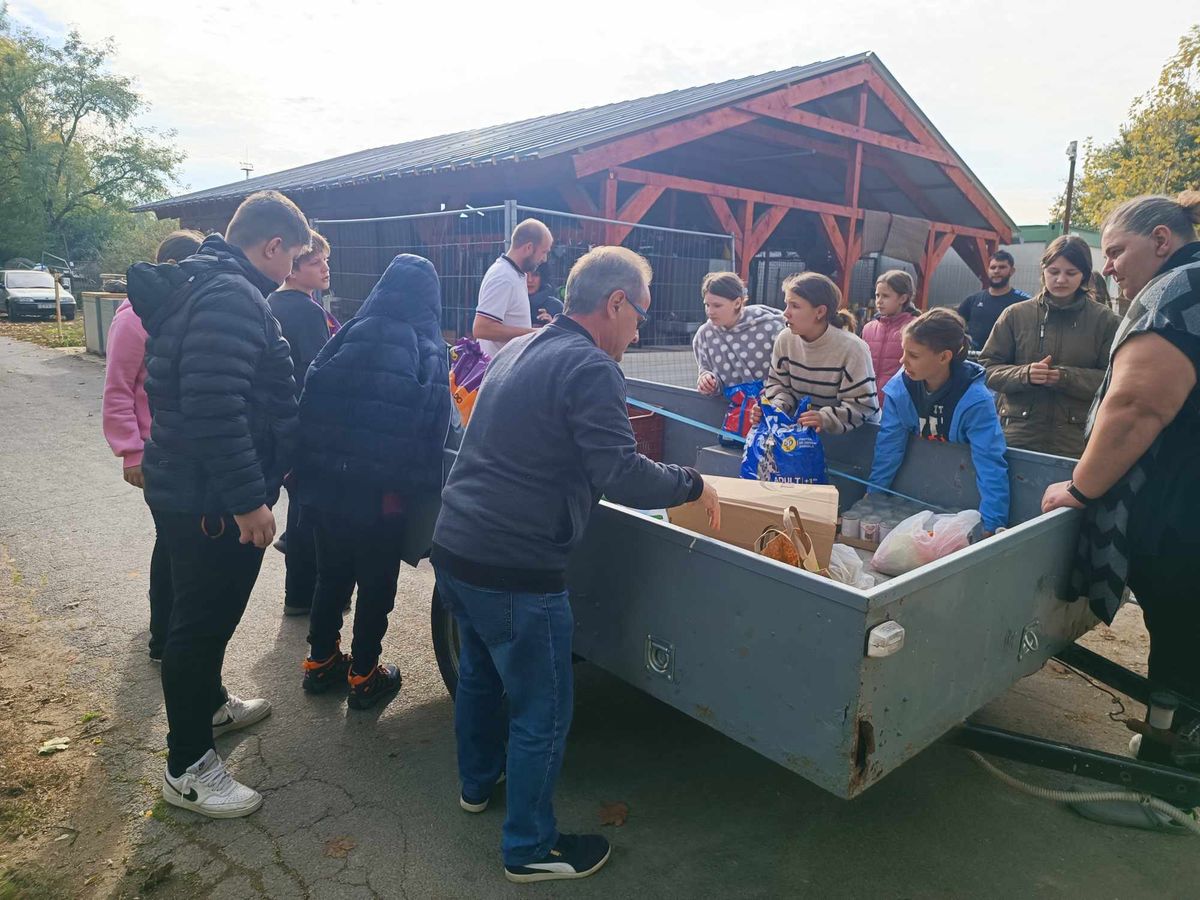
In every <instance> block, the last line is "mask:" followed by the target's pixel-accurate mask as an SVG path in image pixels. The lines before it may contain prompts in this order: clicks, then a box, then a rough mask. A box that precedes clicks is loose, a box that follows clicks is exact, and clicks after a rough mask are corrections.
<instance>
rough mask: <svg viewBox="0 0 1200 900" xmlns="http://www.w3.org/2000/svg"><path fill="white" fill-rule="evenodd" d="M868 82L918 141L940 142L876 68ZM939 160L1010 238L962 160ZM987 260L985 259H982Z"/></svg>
mask: <svg viewBox="0 0 1200 900" xmlns="http://www.w3.org/2000/svg"><path fill="white" fill-rule="evenodd" d="M867 84H869V85H870V86H871V90H872V91H873V92H874V93H875V94H876V96H878V97H879V99H880V100H881V101H882V102H883V104H884V105H885V106H886V107H887V108H888V109H889V110H890V111H891V113H892V115H894V116H895V117H896V118H897V119H898V120H899V122H900V124H901V125H903V126H904V127H905V128H906V129H908V132H909V134H911V135H912V136H913V137H914V138H916V139H917V140H918V141H921V142H922V143H924V144H925V145H927V146H937V145H939V144H940V141H938V139H937V137H936V136H935V135H934V134H933V132H932V131H930V130H929V129H928V128H927V127H926V126H925V124H924V123H923V122H922V121H921V120H920V119H918V118H917V117H916V116H915V115H914V114H913V111H912V110H911V109H909V108H908V104H907V103H905V102H904V100H903V99H902V98H901V97H899V96H897V95H896V93H895V92H894V91H893V90H892V89H891V87H889V86H888V84H887V83H886V82H885V81H884V80H883V78H882V77H880V75H879V73H878V72H874V71H873V72H871V73H870V75H869V76H868V78H867ZM934 161H935V162H939V163H941V164H942V169H943V171H945V173H946V175H947V176H948V177H949V178H950V180H951V181H953V182H954V184H955V186H956V187H957V188H958V189H959V190H960V191H962V192H963V194H965V195H966V197H967V199H968V200H970V201H971V205H972V206H974V207H975V208H976V210H978V212H979V214H980V215H981V216H983V218H984V219H985V220H986V221H987V223H988V224H989V225H990V226H992V228H994V229H995V230H996V233H997V235H998V237H999V238H1000V239H1001V240H1003V241H1004V242H1005V243H1008V242H1011V241H1012V230H1011V229H1010V228H1009V227H1008V224H1007V223H1006V222H1005V221H1004V217H1003V216H1001V215H999V214H998V213H997V212H996V209H995V207H994V206H993V205H992V203H991V202H990V201H989V200H988V199H987V198H986V197H985V196H984V195H983V193H982V192H981V191H980V190H979V188H978V187H976V186H975V183H974V182H973V181H972V180H971V177H970V176H969V175H967V173H966V172H964V171H963V169H962V164H961V163H960V162H959V161H958V160H956V159H954V158H953V157H951V158H950V159H949V160H934ZM985 263H986V261H985Z"/></svg>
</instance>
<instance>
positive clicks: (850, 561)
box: [829, 544, 875, 591]
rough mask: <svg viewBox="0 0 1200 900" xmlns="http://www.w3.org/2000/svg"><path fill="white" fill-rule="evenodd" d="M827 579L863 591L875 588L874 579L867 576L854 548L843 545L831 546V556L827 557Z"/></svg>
mask: <svg viewBox="0 0 1200 900" xmlns="http://www.w3.org/2000/svg"><path fill="white" fill-rule="evenodd" d="M829 577H830V578H832V579H833V580H834V581H839V582H841V583H842V584H848V585H850V586H851V587H856V588H859V589H860V590H864V591H865V590H866V589H867V588H873V587H875V578H874V577H873V576H871V575H868V574H867V572H866V570H865V568H864V566H863V562H862V560H861V559H860V558H859V556H858V554H857V553H856V552H855V550H854V548H853V547H847V546H846V545H845V544H834V545H833V554H832V555H831V556H830V557H829Z"/></svg>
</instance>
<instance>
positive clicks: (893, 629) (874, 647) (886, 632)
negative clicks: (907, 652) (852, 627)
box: [867, 621, 904, 657]
mask: <svg viewBox="0 0 1200 900" xmlns="http://www.w3.org/2000/svg"><path fill="white" fill-rule="evenodd" d="M902 647H904V626H903V625H901V624H900V623H899V622H892V621H888V622H880V623H879V624H878V625H876V626H875V627H874V628H872V629H871V630H870V631H869V632H867V656H875V657H880V656H891V655H892V654H893V653H897V652H899V651H900V649H901V648H902Z"/></svg>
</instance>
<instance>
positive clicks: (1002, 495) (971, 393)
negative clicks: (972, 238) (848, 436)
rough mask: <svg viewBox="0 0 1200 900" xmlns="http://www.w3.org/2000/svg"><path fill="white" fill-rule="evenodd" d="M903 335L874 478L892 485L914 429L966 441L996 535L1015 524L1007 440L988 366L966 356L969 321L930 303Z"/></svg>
mask: <svg viewBox="0 0 1200 900" xmlns="http://www.w3.org/2000/svg"><path fill="white" fill-rule="evenodd" d="M902 340H903V346H904V357H903V371H902V373H901V375H900V377H898V378H893V379H891V380H890V381H889V382H888V383H887V385H886V386H885V387H884V389H883V397H884V400H883V418H882V421H881V422H880V426H879V436H878V437H877V438H876V439H875V459H874V462H873V464H872V466H871V478H870V481H871V485H872V486H873V487H878V488H889V487H891V485H892V480H893V479H894V478H895V477H896V472H897V471H898V470H899V469H900V465H901V463H903V462H904V453H905V450H906V449H907V448H908V437H909V435H910V434H918V435H920V436H921V437H923V438H925V439H926V440H931V441H946V442H949V443H953V444H967V445H969V446H970V448H971V460H972V462H973V463H974V464H975V478H976V483H977V485H978V487H979V497H980V501H979V511H980V514H981V515H982V516H983V527H984V531H985V533H986V534H994V533H995V531H996V529H998V528H1003V527H1006V526H1007V525H1008V501H1009V497H1008V463H1007V462H1006V461H1005V458H1004V454H1005V453H1006V452H1007V450H1008V445H1007V444H1006V443H1005V441H1004V430H1003V429H1002V428H1001V427H1000V417H999V416H998V415H997V413H996V402H995V400H994V399H993V398H992V395H991V392H990V391H988V389H987V386H986V384H985V383H984V370H983V367H982V366H980V365H978V364H977V363H973V362H970V361H969V360H968V359H967V352H968V350H969V349H970V346H971V343H970V340H971V339H970V337H969V336H968V335H967V332H966V323H964V322H963V320H962V318H961V317H960V316H959V315H958V314H957V313H954V312H952V311H950V310H948V309H931V310H929V311H928V312H926V313H924V314H922V315H921V316H920V317H918V318H916V319H914V320H913V321H912V322H910V323H909V325H908V327H907V328H906V329H905V330H904V336H903V339H902Z"/></svg>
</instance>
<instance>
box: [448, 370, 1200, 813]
mask: <svg viewBox="0 0 1200 900" xmlns="http://www.w3.org/2000/svg"><path fill="white" fill-rule="evenodd" d="M629 395H630V396H631V397H635V398H637V399H639V400H642V401H645V402H648V403H652V404H655V405H658V406H661V407H663V408H665V409H668V410H671V411H673V412H676V413H679V414H682V415H684V416H687V417H689V418H692V419H695V420H698V421H701V422H705V423H708V424H712V425H718V424H719V423H720V421H721V419H722V415H723V412H724V404H723V402H718V401H715V400H713V399H711V398H705V397H702V396H700V395H699V394H697V393H696V392H695V391H691V390H687V389H681V388H675V387H670V386H666V385H660V384H654V383H649V382H636V381H631V382H630V383H629ZM824 442H825V453H826V458H827V460H828V462H829V465H830V467H831V468H836V469H838V470H840V471H843V472H845V473H847V474H849V475H852V476H856V477H858V478H862V479H865V478H866V477H867V476H868V473H869V469H870V464H871V455H872V452H873V446H874V430H873V429H872V428H863V429H859V430H858V431H856V432H854V433H852V434H851V435H848V436H845V437H840V436H830V437H826V438H825V439H824ZM712 443H713V440H712V438H711V437H710V436H708V435H706V434H705V433H704V432H702V431H700V430H698V429H696V428H694V427H690V426H687V425H685V424H682V423H679V422H676V421H672V420H668V421H667V422H666V424H665V429H664V459H665V460H666V461H668V462H677V463H683V464H690V465H696V466H697V467H698V468H699V469H700V470H701V471H702V472H706V473H709V474H736V466H737V465H738V463H739V462H740V455H738V454H736V453H733V452H730V451H727V450H724V449H722V448H719V447H714V446H711V445H712ZM1008 461H1009V470H1010V481H1011V487H1012V513H1011V520H1012V523H1013V527H1012V528H1010V529H1009V530H1007V531H1005V532H1003V533H1001V534H999V535H996V536H995V537H992V538H989V539H988V540H986V541H982V542H980V543H977V544H975V545H972V546H971V547H969V548H968V549H966V550H963V551H960V552H958V553H956V554H954V555H952V556H950V557H948V558H946V559H943V560H939V561H936V562H934V563H930V564H928V565H925V566H922V567H921V568H919V569H916V570H915V571H913V572H910V573H908V574H906V575H902V576H899V577H896V578H893V579H891V580H888V581H885V582H883V583H881V584H878V585H877V586H876V587H874V588H872V589H870V590H859V589H856V588H852V587H848V586H845V585H842V584H838V583H836V582H833V581H830V580H828V579H825V578H821V577H818V576H814V575H810V574H808V573H806V572H804V571H801V570H799V569H796V568H791V567H788V566H785V565H783V564H780V563H777V562H774V561H772V560H769V559H767V558H765V557H762V556H758V555H755V554H753V553H750V552H747V551H744V550H741V549H739V548H736V547H733V546H731V545H728V544H724V543H722V542H720V541H717V540H712V539H709V538H706V537H703V536H699V535H696V534H694V533H692V532H688V531H685V530H683V529H681V528H678V527H676V526H673V525H670V524H667V523H664V522H660V521H658V520H655V519H651V518H649V517H646V516H644V515H641V514H638V513H635V512H632V511H629V510H626V509H624V508H622V507H618V506H614V505H611V504H608V503H601V505H600V507H599V508H598V509H596V510H595V512H594V514H593V516H592V520H591V523H590V525H589V528H588V532H587V534H586V536H585V538H584V541H583V542H582V544H581V546H580V547H579V548H578V549H577V551H576V552H575V554H574V557H573V561H572V564H571V568H570V570H569V573H568V582H569V589H570V592H571V604H572V608H573V611H574V616H575V625H576V632H575V647H574V648H575V652H576V654H578V656H580V657H582V658H584V659H586V660H587V661H589V662H590V663H592V664H594V665H597V666H599V667H600V668H602V669H605V670H606V671H608V672H611V673H612V674H614V675H617V676H618V677H620V678H621V679H623V680H624V681H626V682H628V683H629V684H632V685H633V686H635V687H637V688H640V689H641V690H643V691H645V692H647V693H649V694H651V695H653V696H654V697H656V698H658V699H659V700H661V701H663V702H664V703H668V704H670V705H671V706H673V707H675V708H676V709H678V710H680V711H682V712H684V713H686V714H688V715H690V716H692V717H693V718H695V719H698V720H700V721H702V722H704V723H706V724H708V725H709V726H711V727H713V728H715V729H716V730H718V731H720V732H721V733H722V734H725V735H727V736H728V737H731V738H733V739H734V740H736V741H738V742H739V743H741V744H744V745H745V746H747V747H749V748H751V749H753V750H755V751H756V752H758V753H761V754H762V755H763V756H766V757H768V758H770V759H772V760H774V761H775V762H777V763H779V764H780V765H782V766H785V767H787V768H788V769H791V770H792V771H793V772H796V773H797V774H799V775H802V776H803V777H805V778H807V779H808V780H809V781H812V782H813V783H815V784H817V785H819V786H821V787H822V788H824V789H826V790H827V791H829V792H831V793H833V794H836V795H837V796H839V797H843V798H847V799H848V798H852V797H855V796H857V795H858V794H860V793H862V792H863V791H864V790H866V789H867V788H869V787H870V786H871V785H873V784H875V783H876V782H878V781H879V780H880V779H882V778H883V777H884V776H886V775H887V774H888V773H889V772H891V771H893V770H894V769H896V768H897V767H899V766H900V765H902V764H903V763H904V762H905V761H906V760H908V759H911V758H912V757H913V756H915V755H916V754H917V753H919V752H920V751H921V750H923V749H924V748H925V747H927V746H929V745H930V744H931V743H933V742H934V741H936V740H938V739H939V738H941V737H943V736H944V735H946V734H947V733H949V732H954V733H955V734H956V736H957V737H958V739H959V741H960V742H962V743H964V744H967V745H971V746H978V747H979V748H981V749H986V750H987V751H988V752H991V753H997V754H999V755H1008V756H1012V757H1013V758H1019V759H1024V760H1026V761H1028V762H1036V763H1037V764H1040V765H1046V766H1050V767H1053V768H1059V769H1063V770H1067V771H1074V772H1077V773H1079V774H1087V775H1090V776H1092V777H1096V778H1101V779H1104V780H1109V781H1114V782H1116V783H1119V784H1123V785H1125V786H1130V787H1140V788H1143V789H1146V790H1153V791H1154V792H1156V793H1158V794H1159V795H1160V796H1163V797H1166V798H1168V799H1172V800H1174V801H1175V802H1181V801H1190V802H1192V804H1193V805H1194V804H1195V803H1198V802H1200V778H1197V777H1196V776H1191V775H1187V774H1185V773H1183V772H1182V771H1181V770H1178V769H1173V768H1171V767H1164V766H1155V765H1151V764H1139V763H1137V762H1135V761H1133V760H1128V759H1125V758H1122V757H1115V756H1110V755H1108V754H1102V753H1096V752H1093V751H1086V750H1083V749H1082V748H1074V747H1069V746H1067V745H1060V744H1056V743H1054V742H1049V741H1043V740H1040V739H1037V738H1031V737H1028V736H1023V735H1009V734H1007V733H1005V732H1000V731H998V730H996V729H986V728H982V727H973V726H965V725H964V720H966V719H967V718H968V717H969V716H970V715H971V714H972V713H974V712H976V711H977V710H979V709H980V708H981V707H983V706H984V705H985V704H987V703H988V702H989V701H991V700H992V699H994V698H995V697H997V696H999V695H1000V694H1002V693H1004V692H1005V691H1006V690H1008V689H1009V688H1010V687H1011V686H1012V685H1013V684H1014V683H1015V682H1016V681H1018V680H1019V679H1020V678H1022V677H1024V676H1026V675H1030V674H1032V673H1034V672H1036V671H1037V670H1038V669H1040V668H1041V667H1042V665H1043V664H1044V663H1045V662H1046V661H1047V660H1048V659H1050V658H1051V657H1052V656H1055V655H1056V654H1060V653H1069V652H1072V651H1077V650H1079V649H1081V648H1075V647H1074V646H1073V645H1074V641H1075V639H1076V638H1077V637H1079V636H1080V635H1082V634H1084V633H1086V632H1087V631H1088V630H1089V629H1091V628H1092V627H1093V626H1094V625H1095V624H1097V620H1096V619H1095V617H1094V616H1093V615H1092V613H1091V611H1090V610H1089V609H1088V607H1087V605H1086V604H1084V603H1080V602H1069V601H1068V600H1067V599H1066V586H1067V580H1068V575H1069V568H1070V563H1071V559H1072V556H1073V550H1074V548H1075V544H1076V540H1077V536H1078V530H1079V517H1078V514H1077V513H1076V512H1074V511H1071V510H1059V511H1056V512H1053V513H1050V514H1049V515H1042V514H1041V512H1040V502H1041V498H1042V494H1043V491H1044V489H1045V487H1046V486H1047V485H1048V484H1051V483H1053V482H1056V481H1063V480H1066V479H1067V478H1069V477H1070V473H1071V469H1072V466H1073V462H1072V461H1071V460H1067V459H1062V458H1058V457H1052V456H1046V455H1043V454H1039V453H1029V452H1025V451H1019V450H1011V451H1009V454H1008ZM832 480H833V481H834V482H835V483H836V484H837V487H838V488H839V492H840V505H841V507H842V508H846V507H847V506H849V505H850V504H852V503H853V502H855V501H856V500H857V499H858V498H860V497H861V496H862V495H863V493H864V491H865V488H864V487H863V486H862V485H860V484H857V483H855V482H853V481H850V480H847V479H845V478H840V477H833V479H832ZM894 487H895V489H896V490H898V491H902V492H903V493H905V494H909V495H911V496H914V497H918V498H921V499H923V500H926V501H928V502H930V503H933V504H937V505H939V506H942V507H946V508H975V507H977V506H978V493H977V491H976V487H975V474H974V469H973V467H972V465H971V460H970V455H969V452H968V451H967V450H966V448H964V447H962V446H956V445H949V444H933V443H930V442H926V441H917V440H914V441H913V443H912V444H911V445H910V447H909V452H908V455H907V458H906V461H905V463H904V466H903V467H902V468H901V470H900V473H899V475H898V477H897V479H896V482H895V485H894ZM432 620H433V633H434V645H435V651H436V652H437V656H438V662H439V665H440V667H441V670H442V674H443V677H444V679H445V680H446V683H447V686H448V687H449V688H450V690H451V692H453V689H454V684H455V681H456V678H457V671H456V645H457V642H456V635H455V626H454V621H453V617H452V616H451V615H450V614H449V613H448V612H447V610H446V609H445V608H444V607H443V606H442V605H441V603H440V602H439V600H438V598H437V597H436V595H435V597H434V602H433V610H432ZM889 621H890V622H896V623H898V624H899V625H901V626H902V627H903V629H904V634H905V638H904V645H903V647H902V648H901V649H900V650H899V651H898V652H896V653H895V654H894V655H891V656H887V657H883V658H876V657H869V656H868V655H867V653H866V647H867V640H868V635H869V633H870V632H871V630H872V629H873V628H875V627H876V626H879V625H881V624H882V623H885V622H889ZM1072 661H1073V664H1075V665H1086V664H1087V660H1083V659H1082V658H1081V657H1079V656H1078V655H1076V656H1074V657H1072ZM1104 662H1105V663H1106V661H1104ZM1107 665H1108V666H1109V667H1110V668H1116V669H1119V668H1120V667H1115V666H1114V665H1113V664H1111V663H1107ZM1100 669H1101V667H1097V666H1093V667H1091V671H1093V672H1094V673H1095V674H1097V677H1100V678H1101V679H1102V680H1107V681H1109V682H1110V683H1116V681H1117V680H1120V681H1121V683H1120V684H1118V685H1117V686H1119V687H1121V688H1122V689H1125V690H1127V691H1131V692H1132V693H1134V696H1137V693H1136V691H1137V690H1139V688H1138V686H1136V685H1132V684H1131V682H1130V680H1129V679H1130V678H1132V679H1138V677H1137V676H1135V675H1133V673H1130V672H1128V671H1127V670H1123V669H1120V673H1122V674H1121V675H1120V678H1119V679H1117V678H1115V677H1114V678H1108V679H1105V678H1104V673H1103V672H1102V671H1101V670H1100ZM1109 674H1111V673H1109ZM1138 680H1140V679H1138ZM1144 693H1145V694H1148V688H1147V689H1146V690H1145V691H1144ZM1157 770H1162V771H1157ZM1176 773H1177V774H1176Z"/></svg>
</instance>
